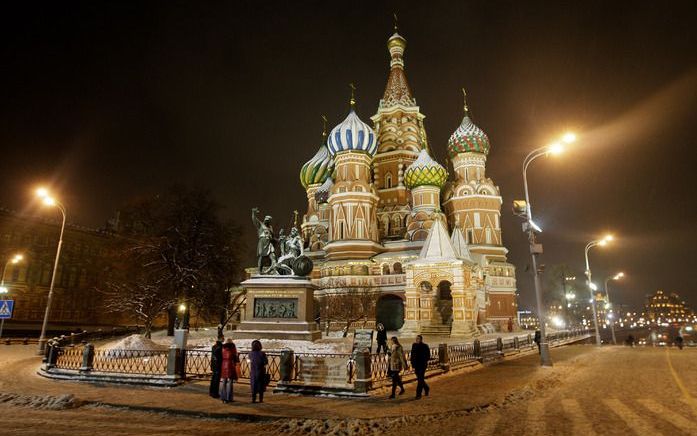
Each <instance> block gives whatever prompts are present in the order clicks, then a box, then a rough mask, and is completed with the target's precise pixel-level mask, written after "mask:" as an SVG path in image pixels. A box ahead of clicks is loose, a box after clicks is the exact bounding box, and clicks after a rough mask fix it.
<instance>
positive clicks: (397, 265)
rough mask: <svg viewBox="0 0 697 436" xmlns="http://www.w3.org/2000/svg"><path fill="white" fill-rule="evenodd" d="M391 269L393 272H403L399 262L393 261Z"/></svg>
mask: <svg viewBox="0 0 697 436" xmlns="http://www.w3.org/2000/svg"><path fill="white" fill-rule="evenodd" d="M392 271H394V273H395V274H404V271H403V270H402V264H401V263H399V262H395V263H394V265H392Z"/></svg>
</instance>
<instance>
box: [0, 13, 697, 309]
mask: <svg viewBox="0 0 697 436" xmlns="http://www.w3.org/2000/svg"><path fill="white" fill-rule="evenodd" d="M696 6H697V4H695V2H694V1H686V2H677V1H666V2H656V1H631V2H629V1H627V2H619V1H615V2H608V1H583V2H530V1H479V2H433V1H429V2H424V1H421V2H413V3H412V2H378V1H365V2H328V1H314V2H310V1H297V2H296V1H293V2H280V1H279V2H241V1H227V2H199V1H196V2H194V1H190V2H175V1H166V2H161V3H157V2H140V1H139V2H131V3H130V4H129V3H128V2H108V3H107V2H94V1H90V2H85V3H79V2H50V3H49V2H47V3H46V4H43V3H35V2H18V1H17V2H14V4H11V3H5V4H4V5H3V12H2V14H1V16H0V24H1V25H0V32H1V33H2V38H1V39H0V46H1V47H2V48H1V52H0V53H1V55H2V62H1V64H0V65H1V66H0V78H1V79H2V86H3V96H2V103H1V104H0V144H1V146H2V158H1V159H0V171H1V172H2V185H1V186H2V189H1V190H0V204H1V205H3V206H5V207H9V208H13V209H16V210H20V211H23V210H29V209H28V208H30V204H31V192H32V189H33V188H34V187H35V186H36V185H37V184H38V183H42V182H43V183H46V184H49V185H51V186H52V187H53V189H54V190H56V191H57V192H58V193H59V194H58V195H59V196H60V198H61V199H62V200H63V202H64V203H65V204H66V206H67V208H68V212H69V220H70V221H72V222H75V223H79V224H84V225H88V226H93V227H99V226H101V225H102V224H103V223H104V222H105V221H106V219H107V218H109V216H110V215H112V214H113V212H114V211H116V210H117V209H118V208H119V207H120V206H121V205H122V204H124V202H126V201H127V200H129V199H131V198H133V197H137V196H140V195H143V194H149V193H155V192H158V191H161V190H162V189H163V188H165V187H166V186H168V185H171V184H173V183H175V182H183V183H189V184H196V185H200V186H205V187H209V188H211V189H212V190H213V192H214V194H215V196H216V198H217V199H218V200H219V201H220V202H222V203H223V204H225V205H226V207H227V213H228V215H229V216H230V217H232V218H234V219H235V220H237V221H238V222H239V223H240V224H241V225H242V226H243V227H244V228H246V229H248V230H249V234H250V236H249V238H252V237H253V235H251V233H252V232H251V229H252V228H251V223H250V221H249V214H250V208H251V207H253V206H259V207H260V209H261V212H262V213H265V214H266V213H268V214H271V215H273V216H274V217H275V218H276V221H277V226H278V227H281V226H287V224H288V222H289V221H290V217H291V215H292V210H293V209H298V210H299V211H300V212H301V213H302V212H303V211H304V210H305V207H306V204H307V203H306V199H305V192H304V191H303V189H302V187H301V185H300V183H299V180H298V172H299V170H300V167H301V166H302V164H303V163H304V162H305V161H307V160H308V159H309V158H310V157H311V156H312V155H313V154H314V153H315V151H316V149H317V147H318V146H319V142H320V133H321V123H320V115H321V114H326V115H327V116H328V118H329V120H330V126H329V127H330V128H331V127H333V126H334V125H336V124H337V123H338V122H340V121H341V120H342V119H343V118H344V116H345V115H346V113H347V111H348V98H349V88H348V83H349V82H353V83H355V84H356V87H357V94H356V97H357V100H358V105H357V109H358V114H359V116H360V117H361V118H362V119H363V120H364V121H366V122H367V121H369V117H370V116H372V115H373V114H374V113H375V112H376V110H377V105H378V100H379V98H380V97H381V96H382V93H383V91H384V86H385V83H386V80H387V72H388V69H389V57H388V53H387V49H386V46H385V44H386V41H387V38H388V37H389V36H390V35H391V34H392V25H393V24H392V22H393V18H392V14H393V12H394V11H396V12H397V14H398V16H399V27H400V33H401V34H402V35H403V36H404V37H405V38H406V39H407V50H406V53H405V60H406V73H407V77H408V79H409V82H410V86H411V88H412V91H413V93H414V96H415V97H416V100H417V103H418V104H419V105H420V107H421V112H422V113H424V114H425V115H426V129H427V134H428V137H429V141H430V145H431V148H432V149H433V151H434V153H435V157H436V158H437V159H439V160H440V161H441V163H443V162H444V157H445V145H446V142H447V139H448V137H449V136H450V134H451V133H452V132H453V131H454V130H455V129H456V128H457V126H458V125H459V122H460V120H461V118H462V93H461V91H460V88H462V87H466V88H467V91H468V100H469V101H468V103H469V106H470V109H471V111H472V114H473V118H474V120H475V122H476V123H477V124H478V125H479V126H480V127H481V128H483V129H484V130H485V131H486V132H487V133H488V135H489V137H490V139H491V142H492V151H491V154H490V155H489V160H488V166H487V171H488V175H489V176H490V177H492V178H493V179H494V181H495V182H496V183H497V184H498V185H499V186H500V188H501V193H502V195H503V199H504V206H503V210H502V223H503V231H504V243H505V245H506V246H507V247H508V248H509V250H510V254H509V260H510V261H511V262H513V263H514V264H515V265H516V266H517V267H518V287H519V290H520V293H521V305H522V306H528V307H529V305H530V304H531V303H532V301H533V291H532V279H531V277H530V275H529V274H527V273H526V272H525V268H526V266H527V264H528V255H527V252H528V251H527V246H526V239H525V236H524V235H523V234H522V232H521V230H520V221H519V219H518V218H516V217H514V216H513V215H512V214H511V213H510V203H511V201H512V200H514V199H516V198H521V197H522V179H521V166H522V161H523V157H524V156H525V154H526V153H527V152H528V151H530V150H531V149H533V148H535V147H538V146H541V145H545V144H546V143H548V142H549V141H550V140H551V139H553V138H554V137H555V136H557V135H558V134H561V133H562V132H563V131H565V130H567V129H573V130H575V131H576V132H578V133H579V140H578V142H577V143H576V144H575V146H574V147H573V148H572V149H571V150H569V152H568V153H565V154H564V155H562V156H560V157H555V158H548V159H538V160H537V161H535V163H534V164H533V165H532V167H531V169H530V173H529V174H530V176H529V180H530V187H531V198H532V204H533V211H534V214H535V216H536V221H537V222H538V223H539V224H540V225H541V227H542V228H543V229H544V233H543V234H542V235H541V242H542V243H544V246H545V254H544V255H543V257H542V263H545V264H548V265H551V264H558V263H567V264H569V265H570V266H571V267H572V268H574V269H575V270H577V272H578V273H577V274H578V275H579V276H580V275H581V274H582V271H583V269H584V267H583V248H584V246H585V243H586V242H588V241H589V240H591V239H593V238H595V237H600V236H601V235H602V234H603V233H604V232H606V231H611V232H612V233H614V234H615V235H616V237H617V243H616V244H615V245H614V246H611V247H608V248H607V249H594V250H593V251H592V255H591V264H592V266H593V273H594V278H596V280H595V281H596V282H600V283H602V280H603V279H604V278H605V277H606V276H607V275H608V274H611V273H614V272H616V271H619V270H623V271H625V273H626V274H627V280H625V281H624V282H622V283H616V284H613V286H614V288H613V291H614V299H615V300H616V301H617V302H620V303H629V304H632V305H634V306H639V305H641V304H643V299H644V296H645V295H646V294H647V293H650V292H654V291H655V290H657V289H664V290H666V291H670V292H677V293H679V294H680V295H682V296H684V297H685V298H686V299H687V300H688V303H691V305H692V306H693V307H696V306H697V286H696V285H695V280H694V278H693V274H694V272H695V271H697V231H695V228H694V222H695V216H696V215H697V206H696V202H695V186H696V185H697V171H695V165H696V164H697V159H695V154H696V153H695V151H694V150H695V148H696V147H697V133H696V126H697V116H695V113H697V112H696V110H697V104H696V102H697V49H696V48H695V47H697V30H695V25H694V23H695V17H696V16H697V7H696ZM449 170H450V171H451V172H452V169H450V168H449ZM249 238H248V239H249ZM250 245H251V244H250ZM249 257H250V263H253V261H252V259H251V255H250V256H249Z"/></svg>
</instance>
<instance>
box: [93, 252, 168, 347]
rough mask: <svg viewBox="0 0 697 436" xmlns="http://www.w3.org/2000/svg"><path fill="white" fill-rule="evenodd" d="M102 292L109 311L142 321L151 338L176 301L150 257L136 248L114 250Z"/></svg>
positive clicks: (148, 336) (104, 303) (146, 333)
mask: <svg viewBox="0 0 697 436" xmlns="http://www.w3.org/2000/svg"><path fill="white" fill-rule="evenodd" d="M122 242H123V241H122ZM98 291H100V292H101V293H102V295H103V296H104V300H103V305H104V308H105V309H106V310H107V311H110V312H115V313H122V314H127V315H129V316H133V317H135V319H136V320H137V321H141V322H142V323H143V325H144V328H145V337H146V338H150V335H151V332H152V326H153V323H154V322H155V320H156V319H157V317H158V316H160V315H162V314H163V313H164V311H165V310H167V308H169V307H170V306H172V305H173V304H175V302H176V300H175V299H174V298H173V296H172V294H171V293H170V292H168V291H167V288H166V287H164V286H162V284H161V283H160V282H159V281H158V276H157V274H156V273H155V271H153V269H152V268H151V265H150V262H149V261H148V259H147V258H144V257H143V256H142V255H138V254H137V250H133V249H126V250H124V251H118V250H116V251H113V252H112V257H111V262H110V269H109V277H108V279H107V280H106V281H105V283H104V285H103V287H102V288H101V289H98Z"/></svg>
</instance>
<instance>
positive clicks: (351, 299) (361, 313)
mask: <svg viewBox="0 0 697 436" xmlns="http://www.w3.org/2000/svg"><path fill="white" fill-rule="evenodd" d="M375 302H376V295H375V292H374V291H372V290H371V289H370V288H349V289H347V290H346V292H342V293H336V294H328V295H326V296H325V304H324V312H325V313H324V316H325V319H326V321H327V323H328V324H327V325H329V323H331V322H333V321H336V322H340V323H343V324H345V327H344V337H346V336H347V335H348V331H349V329H350V328H351V324H353V323H355V322H358V321H360V320H364V321H367V320H368V318H369V317H371V316H372V315H373V314H374V313H375Z"/></svg>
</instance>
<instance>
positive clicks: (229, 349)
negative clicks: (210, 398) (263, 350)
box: [220, 338, 240, 403]
mask: <svg viewBox="0 0 697 436" xmlns="http://www.w3.org/2000/svg"><path fill="white" fill-rule="evenodd" d="M222 354H223V356H222V359H221V364H220V399H221V400H222V401H223V403H231V402H232V399H233V391H232V384H233V381H234V380H237V363H238V362H239V361H240V357H239V355H238V354H237V348H236V347H235V344H234V343H233V342H232V339H230V338H228V340H227V341H226V342H225V344H223V353H222Z"/></svg>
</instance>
